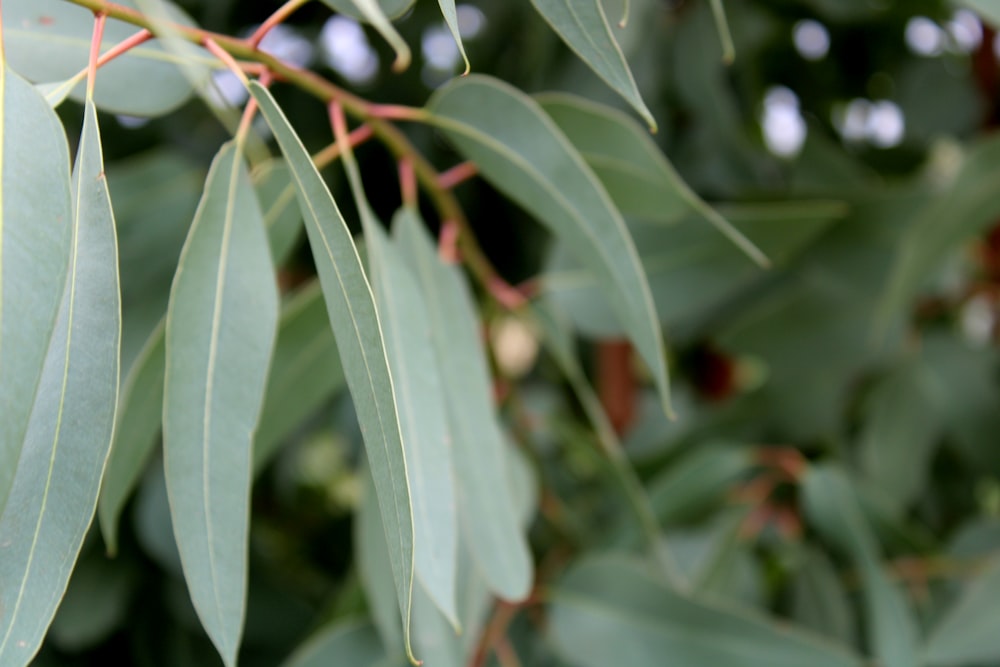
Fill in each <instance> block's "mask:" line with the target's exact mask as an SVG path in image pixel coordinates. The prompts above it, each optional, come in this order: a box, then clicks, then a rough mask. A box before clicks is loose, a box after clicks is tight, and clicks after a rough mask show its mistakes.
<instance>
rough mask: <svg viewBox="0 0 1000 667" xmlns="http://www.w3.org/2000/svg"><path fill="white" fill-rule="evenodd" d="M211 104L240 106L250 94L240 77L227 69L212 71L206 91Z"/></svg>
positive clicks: (223, 106)
mask: <svg viewBox="0 0 1000 667" xmlns="http://www.w3.org/2000/svg"><path fill="white" fill-rule="evenodd" d="M205 96H206V97H207V99H208V101H209V103H210V104H212V105H214V106H216V107H219V108H226V107H238V106H240V105H241V104H243V103H244V102H246V100H247V98H248V97H249V96H250V93H248V92H247V89H246V86H244V85H243V82H242V81H240V78H239V77H238V76H236V75H235V74H233V73H232V72H230V71H229V70H227V69H218V70H215V71H214V72H212V81H211V83H210V85H209V86H208V87H207V89H206V91H205Z"/></svg>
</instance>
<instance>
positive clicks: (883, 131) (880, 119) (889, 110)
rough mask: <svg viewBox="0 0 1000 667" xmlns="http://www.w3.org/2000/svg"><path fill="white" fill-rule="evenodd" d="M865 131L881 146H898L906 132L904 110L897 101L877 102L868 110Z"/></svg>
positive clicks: (869, 137) (869, 138)
mask: <svg viewBox="0 0 1000 667" xmlns="http://www.w3.org/2000/svg"><path fill="white" fill-rule="evenodd" d="M865 133H866V135H867V137H868V140H869V141H871V142H872V144H874V145H875V146H878V147H879V148H892V147H893V146H898V145H899V143H900V142H901V141H903V135H904V134H905V133H906V120H905V118H904V117H903V110H902V109H900V108H899V105H898V104H896V103H895V102H890V101H888V100H879V101H878V102H875V103H874V104H872V105H871V107H870V108H869V110H868V118H867V124H866V128H865Z"/></svg>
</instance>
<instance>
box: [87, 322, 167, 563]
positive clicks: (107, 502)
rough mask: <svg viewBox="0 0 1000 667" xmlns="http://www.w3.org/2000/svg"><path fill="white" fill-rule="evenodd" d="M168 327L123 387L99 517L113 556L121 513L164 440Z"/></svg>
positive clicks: (134, 366) (148, 344)
mask: <svg viewBox="0 0 1000 667" xmlns="http://www.w3.org/2000/svg"><path fill="white" fill-rule="evenodd" d="M164 325H165V322H163V321H161V324H160V325H159V326H158V327H157V328H156V329H154V330H153V333H152V334H150V336H149V339H148V340H147V341H146V345H145V346H144V347H143V349H142V352H140V353H139V357H138V358H137V359H136V360H135V363H133V364H132V368H131V369H129V372H128V375H127V376H126V377H125V381H124V383H123V384H122V388H121V396H120V400H119V405H118V422H117V424H116V426H115V439H114V444H113V445H112V447H111V454H110V456H109V457H108V465H107V469H106V470H105V473H104V482H103V484H102V485H101V499H100V502H99V503H98V505H97V517H98V520H99V521H100V524H101V533H102V535H104V542H105V544H107V547H108V553H110V554H115V553H117V551H118V521H119V517H120V516H121V511H122V509H123V508H124V507H125V503H126V501H127V500H128V498H129V496H131V495H132V491H133V490H134V489H135V485H136V484H137V483H138V482H139V478H140V477H141V476H142V471H143V470H144V469H145V467H146V464H147V463H148V462H149V457H150V455H151V454H152V453H153V449H154V447H155V446H156V443H157V442H158V441H159V438H158V436H159V433H160V425H161V424H162V415H163V377H164V374H165V371H166V361H165V358H164V353H165V347H164V331H165V326H164Z"/></svg>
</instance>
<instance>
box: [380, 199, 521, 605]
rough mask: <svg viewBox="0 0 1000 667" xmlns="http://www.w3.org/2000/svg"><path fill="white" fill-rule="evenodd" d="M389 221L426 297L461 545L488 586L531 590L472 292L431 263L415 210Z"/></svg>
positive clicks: (511, 593) (513, 593)
mask: <svg viewBox="0 0 1000 667" xmlns="http://www.w3.org/2000/svg"><path fill="white" fill-rule="evenodd" d="M393 226H394V227H395V231H394V233H395V234H396V238H397V239H398V242H399V243H400V245H401V247H402V248H405V254H406V257H407V258H408V259H409V261H410V266H411V267H412V268H413V272H414V274H415V275H416V276H417V280H418V281H419V283H420V288H421V291H422V292H423V295H424V298H425V299H426V301H427V308H428V313H429V315H430V327H431V339H432V341H433V345H434V349H435V351H436V352H437V360H438V364H439V365H440V366H439V371H440V373H441V379H442V381H443V383H444V392H445V398H446V405H447V406H448V419H449V422H450V424H451V434H452V457H453V459H452V460H453V462H454V467H455V482H456V485H457V499H458V507H459V512H458V514H459V519H460V521H461V530H462V531H463V533H464V534H465V538H464V539H465V542H466V544H467V545H468V546H469V549H470V550H471V551H472V555H473V557H474V558H475V560H476V563H477V564H478V566H479V569H480V573H481V574H482V576H483V578H484V579H485V580H486V582H487V584H488V586H489V587H490V590H492V591H493V592H494V593H496V594H497V595H498V596H499V597H501V598H503V599H505V600H510V601H516V600H521V599H523V598H524V597H525V596H526V595H527V594H528V592H529V591H530V588H531V580H532V563H531V556H530V553H529V551H528V545H527V541H526V540H525V536H524V533H523V532H522V531H521V529H520V528H519V526H518V521H517V516H516V514H515V511H514V507H515V504H514V500H513V498H512V497H511V495H510V492H509V489H508V487H507V485H506V484H505V482H504V462H503V456H504V447H505V445H504V440H503V434H502V433H501V431H500V427H499V424H498V423H497V417H496V414H495V413H494V411H493V399H492V384H491V381H490V376H489V370H488V368H487V365H486V357H485V352H484V350H483V345H482V341H481V340H480V337H479V323H478V320H477V318H476V313H475V309H474V306H473V301H472V297H471V295H470V294H469V291H468V287H467V286H466V284H465V282H464V280H463V278H462V276H461V274H460V273H459V272H458V269H457V268H456V267H452V266H446V265H444V264H442V263H441V262H440V261H439V260H438V258H437V255H436V253H435V251H434V246H433V244H432V242H431V241H430V239H429V238H427V235H426V232H425V231H424V229H423V224H422V222H421V221H420V219H419V217H418V215H417V213H416V212H415V211H413V210H410V209H403V210H402V211H401V212H400V213H398V214H397V216H396V219H395V220H394V221H393Z"/></svg>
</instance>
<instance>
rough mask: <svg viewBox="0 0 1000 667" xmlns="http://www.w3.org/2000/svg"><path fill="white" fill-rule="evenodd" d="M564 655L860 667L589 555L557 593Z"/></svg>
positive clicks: (626, 565) (603, 661)
mask: <svg viewBox="0 0 1000 667" xmlns="http://www.w3.org/2000/svg"><path fill="white" fill-rule="evenodd" d="M549 623H550V627H549V632H550V638H551V639H552V641H553V642H554V643H555V646H556V648H557V650H558V651H559V653H560V654H561V655H562V656H563V657H565V658H566V659H567V660H569V661H571V662H572V663H573V664H577V665H580V666H581V667H604V666H606V665H629V667H646V666H647V665H648V666H649V667H659V666H660V665H663V664H664V660H665V659H668V660H669V661H670V663H671V664H676V665H712V666H713V667H748V666H753V667H757V666H758V665H759V666H760V667H765V666H766V667H801V666H802V665H810V667H861V665H862V662H861V660H860V659H858V658H857V657H855V656H853V655H851V654H850V653H848V652H847V651H846V650H844V649H842V648H840V647H837V646H834V645H831V644H827V643H825V642H823V641H821V640H819V639H815V638H813V637H812V636H810V635H808V634H805V633H802V632H797V631H793V630H790V629H788V628H787V627H785V626H782V625H779V624H776V623H774V622H773V621H770V620H769V619H767V618H766V617H763V616H759V615H757V614H752V613H750V612H746V611H742V610H737V609H736V608H729V607H723V606H720V605H717V604H712V603H709V602H707V601H703V600H699V599H698V598H689V597H685V596H682V595H680V594H679V593H677V592H676V591H674V590H673V589H671V588H668V587H667V586H665V585H664V584H663V583H661V582H660V581H658V580H657V579H655V578H654V577H652V576H651V575H649V574H648V573H647V572H645V571H644V570H643V568H642V567H641V566H640V565H639V564H637V563H635V562H633V561H630V560H627V559H625V558H621V557H593V556H591V557H588V558H585V559H583V560H582V561H580V562H579V563H577V564H576V565H575V566H574V567H573V568H572V569H571V570H570V571H569V573H568V574H567V575H566V576H565V577H564V578H563V580H562V581H561V582H560V583H559V585H558V586H557V587H556V589H555V591H554V592H553V595H552V602H551V605H550V617H549Z"/></svg>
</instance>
